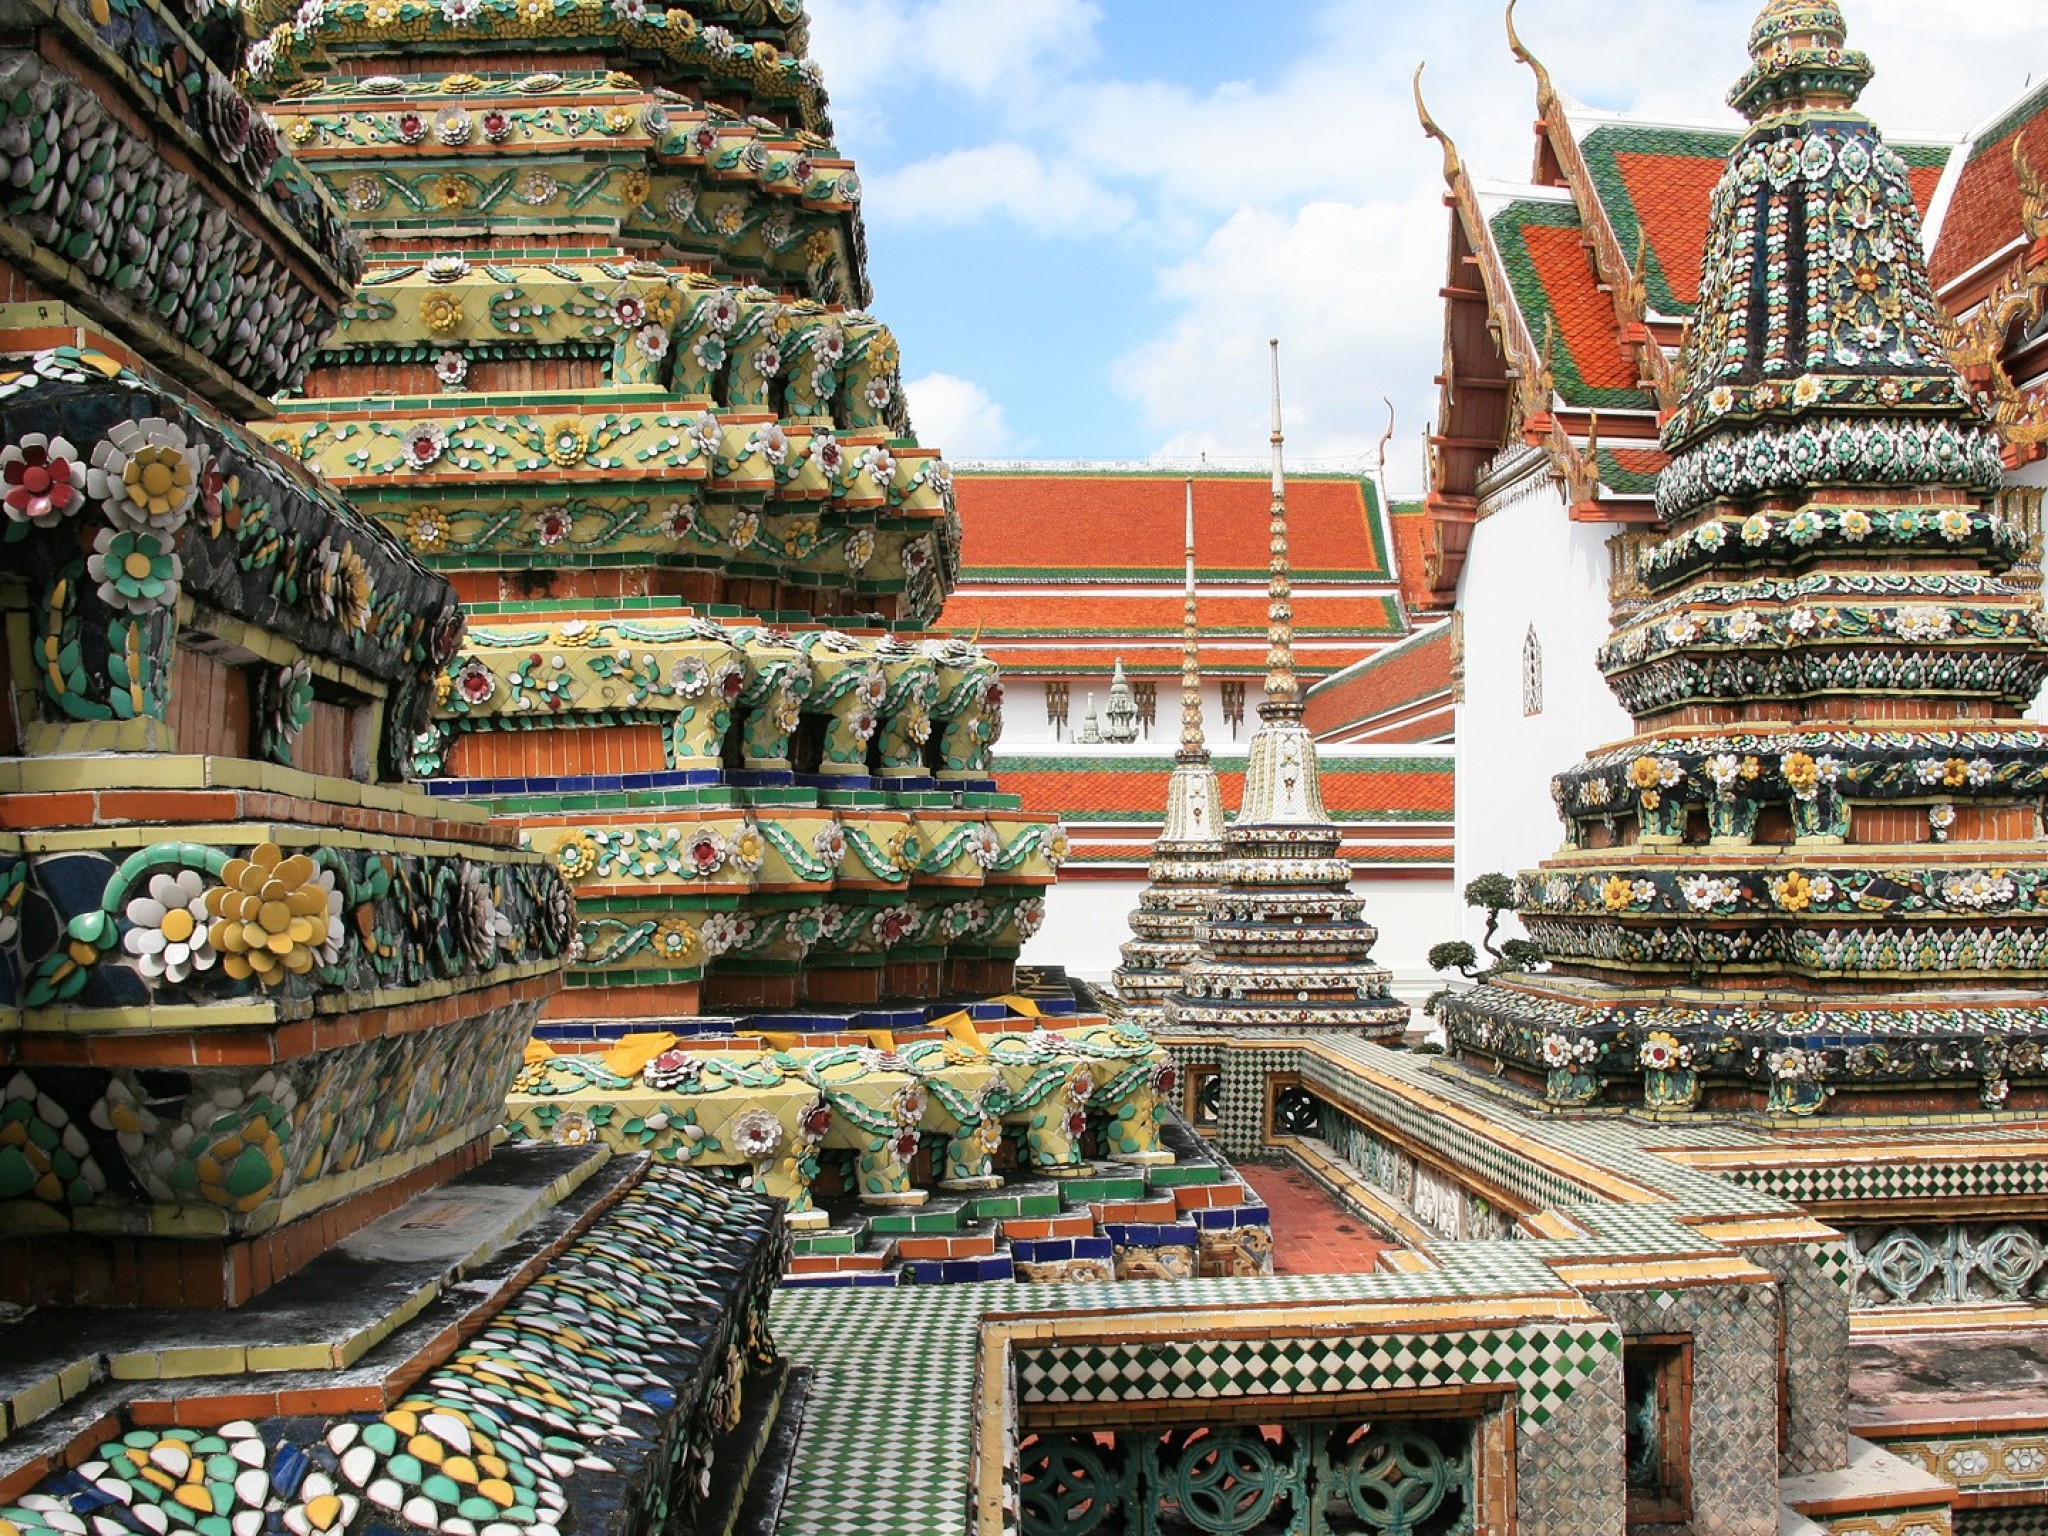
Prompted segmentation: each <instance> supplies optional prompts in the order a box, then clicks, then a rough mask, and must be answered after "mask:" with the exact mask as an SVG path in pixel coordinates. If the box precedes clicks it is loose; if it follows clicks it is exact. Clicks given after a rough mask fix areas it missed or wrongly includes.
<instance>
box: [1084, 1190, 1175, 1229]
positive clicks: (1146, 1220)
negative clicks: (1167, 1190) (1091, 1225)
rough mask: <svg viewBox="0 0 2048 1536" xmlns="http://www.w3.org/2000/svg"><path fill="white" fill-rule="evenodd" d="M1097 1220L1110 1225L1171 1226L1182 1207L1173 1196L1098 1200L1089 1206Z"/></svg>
mask: <svg viewBox="0 0 2048 1536" xmlns="http://www.w3.org/2000/svg"><path fill="white" fill-rule="evenodd" d="M1089 1214H1090V1215H1092V1216H1093V1217H1094V1218H1095V1220H1096V1222H1097V1223H1098V1224H1099V1225H1101V1226H1103V1227H1108V1226H1110V1225H1111V1224H1112V1223H1114V1224H1116V1225H1118V1226H1154V1227H1156V1226H1170V1225H1172V1224H1173V1223H1174V1222H1176V1221H1178V1220H1179V1219H1180V1207H1179V1206H1178V1205H1176V1204H1175V1203H1174V1201H1173V1198H1172V1197H1171V1196H1168V1197H1167V1198H1165V1199H1163V1200H1098V1201H1096V1202H1095V1203H1094V1204H1093V1205H1091V1206H1090V1207H1089Z"/></svg>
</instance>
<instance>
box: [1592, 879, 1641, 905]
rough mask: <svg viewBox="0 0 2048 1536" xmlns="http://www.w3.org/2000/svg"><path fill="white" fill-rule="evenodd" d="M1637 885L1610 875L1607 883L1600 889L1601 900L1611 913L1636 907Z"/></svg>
mask: <svg viewBox="0 0 2048 1536" xmlns="http://www.w3.org/2000/svg"><path fill="white" fill-rule="evenodd" d="M1635 899H1636V888H1635V883H1634V882H1633V881H1630V880H1626V879H1624V878H1623V877H1622V876H1620V875H1609V876H1608V877H1607V883H1606V884H1605V885H1603V886H1601V887H1600V900H1601V901H1602V902H1603V903H1604V904H1605V905H1606V907H1607V910H1608V911H1610V912H1621V911H1625V910H1626V909H1627V908H1629V907H1631V906H1633V905H1635Z"/></svg>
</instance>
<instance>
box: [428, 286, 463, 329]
mask: <svg viewBox="0 0 2048 1536" xmlns="http://www.w3.org/2000/svg"><path fill="white" fill-rule="evenodd" d="M420 319H421V321H422V322H423V323H424V324H425V325H426V327H427V329H428V330H430V331H432V332H433V333H434V334H435V335H436V336H451V335H453V334H454V333H455V332H456V331H459V330H460V329H462V300H460V299H458V298H453V297H451V296H450V295H448V294H445V293H430V294H428V295H427V296H426V297H425V298H423V299H421V300H420Z"/></svg>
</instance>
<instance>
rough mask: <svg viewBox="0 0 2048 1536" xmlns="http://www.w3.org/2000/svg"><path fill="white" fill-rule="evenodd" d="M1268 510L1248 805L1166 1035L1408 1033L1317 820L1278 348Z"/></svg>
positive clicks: (1347, 874)
mask: <svg viewBox="0 0 2048 1536" xmlns="http://www.w3.org/2000/svg"><path fill="white" fill-rule="evenodd" d="M1272 440H1273V505H1272V528H1271V532H1272V550H1271V571H1270V578H1269V591H1268V601H1267V613H1268V620H1267V658H1266V668H1267V670H1266V697H1265V699H1264V701H1263V702H1261V703H1260V705H1259V728H1258V730H1257V731H1256V732H1255V733H1254V734H1253V736H1252V743H1251V747H1250V749H1249V752H1248V753H1247V759H1246V764H1245V782H1244V803H1243V805H1242V806H1240V807H1239V809H1238V813H1237V819H1236V821H1235V822H1234V823H1232V825H1231V826H1230V828H1229V830H1228V832H1227V833H1226V834H1225V847H1226V854H1225V858H1224V861H1223V863H1222V865H1221V868H1220V875H1221V884H1220V886H1219V888H1218V889H1217V890H1215V891H1214V892H1213V893H1212V894H1211V895H1210V896H1209V897H1208V899H1207V901H1206V903H1205V910H1204V916H1203V921H1202V925H1201V927H1200V929H1199V939H1200V945H1201V952H1200V954H1199V955H1198V956H1197V957H1196V958H1195V959H1194V960H1192V961H1190V962H1189V963H1188V964H1187V965H1186V966H1184V967H1183V968H1182V970H1181V972H1180V976H1179V980H1178V984H1177V986H1176V988H1175V990H1174V992H1173V994H1172V995H1171V996H1170V997H1169V998H1168V999H1167V1002H1166V1005H1165V1012H1164V1018H1163V1022H1162V1027H1163V1028H1165V1029H1167V1030H1168V1031H1170V1032H1175V1033H1179V1032H1182V1031H1188V1030H1219V1029H1230V1030H1237V1029H1245V1028H1251V1029H1258V1028H1263V1027H1275V1028H1285V1029H1303V1028H1308V1029H1342V1030H1347V1031H1351V1032H1353V1033H1357V1034H1360V1035H1364V1036H1367V1037H1372V1038H1394V1037H1398V1036H1399V1035H1400V1034H1401V1033H1402V1032H1403V1031H1405V1030H1406V1028H1407V1025H1408V1008H1407V1005H1406V1004H1404V1003H1400V1002H1397V1001H1396V1000H1395V999H1394V997H1393V994H1392V990H1391V986H1390V977H1389V974H1388V972H1387V971H1386V969H1385V968H1384V967H1382V966H1376V965H1374V964H1373V963H1372V958H1371V957H1372V946H1373V942H1374V940H1376V939H1377V938H1378V937H1379V935H1378V933H1377V932H1376V931H1375V930H1374V928H1373V927H1372V925H1371V924H1370V923H1368V922H1367V921H1366V920H1365V916H1364V911H1365V904H1364V903H1363V902H1362V901H1360V900H1359V899H1358V898H1357V897H1356V896H1354V895H1352V894H1351V869H1350V866H1349V865H1348V864H1346V863H1345V862H1344V860H1343V859H1342V858H1341V857H1339V853H1338V849H1339V844H1340V842H1341V834H1340V832H1339V831H1338V828H1337V825H1336V823H1335V822H1333V821H1332V820H1331V819H1330V815H1329V812H1327V811H1326V810H1324V809H1323V793H1322V782H1321V777H1320V774H1319V772H1318V769H1317V763H1316V745H1315V738H1314V737H1313V736H1311V735H1310V734H1309V731H1308V729H1307V727H1306V726H1305V725H1303V723H1302V702H1301V686H1300V683H1299V681H1298V679H1297V678H1296V677H1295V672H1294V629H1293V625H1294V619H1293V610H1292V607H1291V605H1290V603H1289V590H1288V570H1287V477H1286V465H1285V461H1284V458H1283V442H1284V438H1283V436H1282V433H1281V419H1280V344H1279V343H1278V342H1277V341H1276V342H1274V343H1273V437H1272Z"/></svg>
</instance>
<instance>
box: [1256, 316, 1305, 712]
mask: <svg viewBox="0 0 2048 1536" xmlns="http://www.w3.org/2000/svg"><path fill="white" fill-rule="evenodd" d="M1270 345H1271V346H1272V349H1273V509H1272V519H1273V521H1272V559H1271V564H1270V566H1269V573H1268V576H1267V580H1266V702H1265V703H1263V704H1261V705H1260V706H1259V715H1260V718H1262V719H1266V720H1273V719H1279V718H1288V719H1292V718H1295V717H1297V716H1299V715H1300V713H1301V685H1300V683H1299V682H1298V681H1297V680H1296V679H1295V676H1294V591H1293V587H1292V585H1291V583H1290V580H1289V575H1288V566H1287V462H1286V457H1285V454H1284V451H1283V450H1284V445H1285V444H1286V441H1287V437H1286V433H1285V432H1284V431H1283V430H1282V427H1281V419H1280V342H1279V339H1278V338H1277V337H1276V338H1275V339H1274V340H1273V341H1272V342H1271V344H1270Z"/></svg>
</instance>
